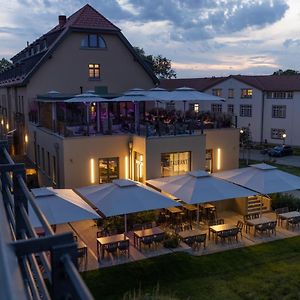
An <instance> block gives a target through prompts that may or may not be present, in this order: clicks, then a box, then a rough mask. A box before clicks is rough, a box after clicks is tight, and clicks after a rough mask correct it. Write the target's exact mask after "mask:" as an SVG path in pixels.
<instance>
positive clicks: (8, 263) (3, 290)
mask: <svg viewBox="0 0 300 300" xmlns="http://www.w3.org/2000/svg"><path fill="white" fill-rule="evenodd" d="M0 163H1V164H0V178H1V193H0V228H1V235H0V270H1V272H0V296H1V297H0V298H1V299H12V300H23V299H37V300H38V299H43V300H44V299H46V300H47V299H93V298H92V296H91V294H90V292H89V290H88V289H87V287H86V285H85V284H84V282H83V281H82V279H81V277H80V275H79V273H78V271H77V245H76V242H75V241H74V238H73V235H72V233H63V234H54V233H53V230H52V228H51V226H50V225H49V223H48V221H47V219H46V218H45V216H44V215H43V213H42V212H41V210H40V209H39V207H38V206H37V205H36V203H35V200H34V198H33V196H32V194H31V192H30V191H29V190H28V188H27V186H26V184H25V180H24V179H25V168H24V165H23V164H15V163H14V162H13V160H12V159H11V157H10V155H9V154H8V151H7V143H6V142H3V141H2V142H0ZM29 205H30V206H31V207H32V209H33V211H34V213H35V214H36V216H37V217H38V219H39V221H40V223H41V225H42V227H43V230H44V232H45V236H44V237H38V236H37V234H36V232H35V230H34V228H33V227H32V225H31V223H30V219H29V216H28V207H29Z"/></svg>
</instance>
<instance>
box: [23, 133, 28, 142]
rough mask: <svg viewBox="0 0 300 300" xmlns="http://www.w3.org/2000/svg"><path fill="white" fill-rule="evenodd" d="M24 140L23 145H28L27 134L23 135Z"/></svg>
mask: <svg viewBox="0 0 300 300" xmlns="http://www.w3.org/2000/svg"><path fill="white" fill-rule="evenodd" d="M24 140H25V143H26V144H27V143H28V135H27V134H25V138H24Z"/></svg>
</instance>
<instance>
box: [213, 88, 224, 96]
mask: <svg viewBox="0 0 300 300" xmlns="http://www.w3.org/2000/svg"><path fill="white" fill-rule="evenodd" d="M212 94H213V95H214V96H218V97H221V96H222V89H213V90H212Z"/></svg>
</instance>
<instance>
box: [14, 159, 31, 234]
mask: <svg viewBox="0 0 300 300" xmlns="http://www.w3.org/2000/svg"><path fill="white" fill-rule="evenodd" d="M12 167H13V168H12V169H13V170H12V171H13V191H14V204H15V219H16V237H17V239H22V232H23V231H25V232H27V229H26V228H27V227H26V223H25V221H24V219H23V216H22V213H21V209H20V207H21V205H23V206H24V208H25V210H26V211H27V213H28V200H27V198H26V197H25V195H24V192H23V191H22V188H21V186H20V184H19V181H18V177H19V176H21V177H22V178H23V179H24V181H25V180H26V178H25V166H24V164H15V165H13V166H12Z"/></svg>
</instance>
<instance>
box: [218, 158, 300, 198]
mask: <svg viewBox="0 0 300 300" xmlns="http://www.w3.org/2000/svg"><path fill="white" fill-rule="evenodd" d="M213 175H214V176H215V177H218V178H222V179H225V180H227V181H229V182H233V183H236V184H238V185H240V186H243V187H246V188H248V189H251V190H254V191H257V192H259V193H261V194H263V195H267V194H272V193H280V192H288V191H292V190H297V189H300V177H298V176H295V175H292V174H289V173H287V172H283V171H280V170H279V169H277V168H276V167H273V166H271V165H268V164H265V163H261V164H255V165H250V166H249V167H247V168H240V169H235V170H229V171H223V172H218V173H214V174H213Z"/></svg>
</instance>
